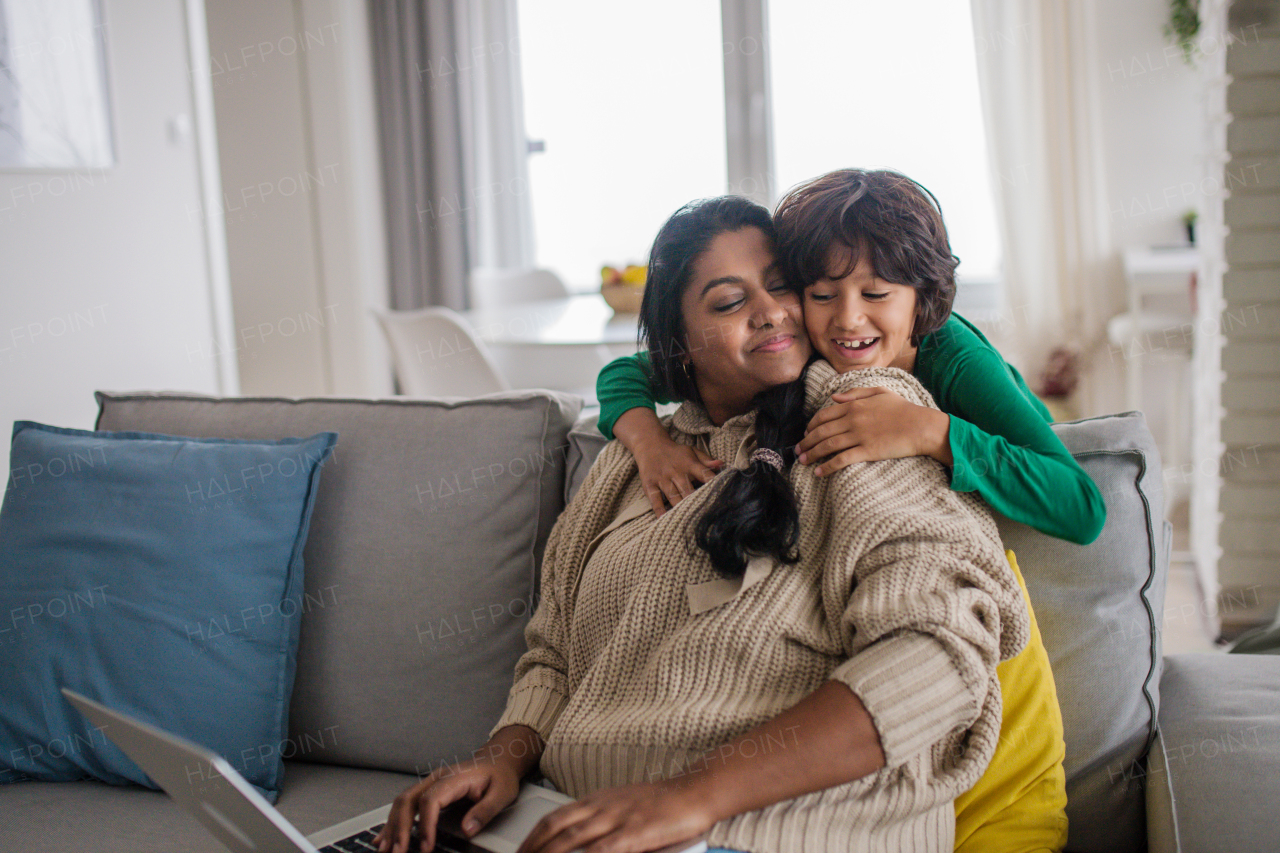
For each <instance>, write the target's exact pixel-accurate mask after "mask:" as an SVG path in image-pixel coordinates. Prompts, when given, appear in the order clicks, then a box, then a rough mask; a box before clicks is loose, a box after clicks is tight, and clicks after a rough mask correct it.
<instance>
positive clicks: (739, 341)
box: [681, 227, 809, 423]
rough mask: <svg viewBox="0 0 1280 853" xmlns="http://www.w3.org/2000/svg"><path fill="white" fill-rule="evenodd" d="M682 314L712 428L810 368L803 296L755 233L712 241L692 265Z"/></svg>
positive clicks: (748, 230) (690, 359)
mask: <svg viewBox="0 0 1280 853" xmlns="http://www.w3.org/2000/svg"><path fill="white" fill-rule="evenodd" d="M681 308H682V312H683V316H684V326H685V330H686V333H687V334H688V353H687V356H686V359H685V361H686V363H688V364H689V365H690V369H691V371H692V373H693V378H694V381H695V382H696V383H697V385H698V393H699V395H701V397H702V402H703V405H705V406H706V409H707V414H708V415H709V416H710V417H711V420H712V421H713V422H714V423H723V422H724V421H725V420H726V419H728V418H731V417H733V416H734V415H739V414H742V413H744V412H747V411H750V409H751V401H752V399H753V398H754V397H755V396H756V395H757V394H759V393H760V392H761V391H764V390H766V389H769V388H772V387H773V386H775V385H782V384H784V383H786V382H791V381H793V380H795V379H797V378H799V376H800V374H801V373H802V372H803V371H804V366H805V364H806V363H808V360H809V340H808V338H806V337H805V333H804V325H803V323H802V321H801V318H800V297H799V296H798V295H797V294H796V293H795V292H794V291H793V290H791V289H790V288H789V287H788V286H787V283H786V281H785V280H784V279H783V277H782V274H781V273H780V272H779V271H778V269H777V262H776V260H775V259H774V257H773V251H772V250H771V249H770V248H769V242H768V239H767V238H766V237H765V235H764V232H762V231H761V230H760V229H758V228H750V227H748V228H743V229H741V230H738V231H727V232H725V233H723V234H720V235H718V236H717V237H716V238H715V239H714V240H712V241H711V245H710V246H709V247H708V248H707V250H706V251H705V252H703V253H702V254H701V255H700V256H699V257H698V259H697V260H696V261H694V263H693V275H692V278H691V280H690V282H689V284H688V286H686V287H685V290H684V294H683V296H682V298H681Z"/></svg>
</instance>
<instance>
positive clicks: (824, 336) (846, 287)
mask: <svg viewBox="0 0 1280 853" xmlns="http://www.w3.org/2000/svg"><path fill="white" fill-rule="evenodd" d="M849 254H850V252H849V249H848V248H847V247H844V246H840V245H836V246H834V247H832V250H831V253H830V255H829V256H828V257H827V269H828V270H844V269H846V268H847V267H848V265H849ZM915 319H916V291H915V288H914V287H911V286H910V285H906V284H893V283H891V282H888V281H885V280H884V279H882V278H879V277H877V276H876V274H875V272H874V270H873V269H872V266H871V252H870V251H866V250H864V251H862V252H860V253H859V257H858V265H857V266H855V267H854V268H853V271H852V272H850V273H849V274H848V275H847V276H845V277H844V278H821V279H818V280H817V281H815V282H814V283H813V284H811V285H809V286H808V287H806V288H805V290H804V325H805V328H806V329H807V330H808V332H809V339H810V341H812V342H813V346H814V348H815V349H817V350H818V353H819V354H820V355H821V356H822V357H823V358H825V359H826V360H827V361H829V362H830V363H831V366H832V367H834V368H835V369H836V370H838V371H840V372H841V373H845V372H847V371H850V370H857V369H859V368H865V367H900V368H902V369H903V370H906V371H908V372H910V370H911V369H912V368H913V367H914V366H915V359H916V348H915V347H913V346H912V345H911V329H912V327H913V326H914V324H915Z"/></svg>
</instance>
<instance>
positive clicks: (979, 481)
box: [938, 349, 1107, 545]
mask: <svg viewBox="0 0 1280 853" xmlns="http://www.w3.org/2000/svg"><path fill="white" fill-rule="evenodd" d="M1018 379H1021V377H1018ZM940 390H942V391H943V393H942V394H941V395H940V396H941V399H939V400H938V403H939V405H940V406H942V407H943V408H944V409H945V410H946V411H947V412H949V414H950V418H951V424H950V430H949V433H948V441H949V444H950V447H951V455H952V457H953V463H952V473H951V488H952V489H953V490H955V491H958V492H977V493H978V494H979V495H981V496H982V497H983V498H984V499H985V500H986V501H987V503H988V504H990V505H991V506H992V507H993V508H994V509H996V510H998V511H1000V512H1001V513H1003V514H1004V515H1006V516H1008V517H1009V518H1011V519H1013V520H1014V521H1020V522H1022V523H1023V524H1026V525H1029V526H1030V527H1034V528H1035V529H1036V530H1039V531H1041V532H1042V533H1047V534H1049V535H1050V536H1056V537H1058V538H1059V539H1065V540H1067V541H1068V542H1075V543H1076V544H1079V545H1087V544H1089V543H1090V542H1092V541H1093V540H1094V539H1097V538H1098V534H1099V533H1101V532H1102V525H1103V524H1104V523H1105V522H1106V519H1107V508H1106V504H1105V503H1103V500H1102V494H1101V493H1100V492H1099V491H1098V487H1097V486H1096V485H1095V484H1094V482H1093V480H1091V479H1090V478H1089V475H1088V474H1086V473H1085V472H1084V469H1082V468H1081V467H1080V466H1079V465H1078V464H1076V461H1075V459H1073V458H1072V456H1071V454H1070V453H1069V452H1068V451H1067V448H1066V447H1064V446H1063V444H1062V442H1061V441H1060V440H1059V439H1058V437H1057V436H1056V435H1054V433H1053V430H1052V429H1050V427H1049V423H1048V419H1047V418H1046V415H1047V410H1045V409H1044V406H1043V405H1042V404H1040V405H1038V406H1037V405H1036V403H1033V402H1032V400H1031V398H1030V392H1029V391H1028V390H1027V388H1026V384H1025V383H1021V387H1019V382H1017V381H1015V379H1014V376H1013V375H1011V373H1010V369H1009V368H1008V366H1007V365H1006V364H1005V363H1004V359H1003V358H1002V357H1001V356H1000V354H999V353H998V352H996V351H995V350H994V349H981V350H973V351H970V352H967V353H965V354H964V356H963V357H961V358H957V359H956V360H955V362H954V363H953V370H952V372H951V381H950V382H949V383H948V385H947V387H946V388H945V389H940ZM1037 403H1038V401H1037Z"/></svg>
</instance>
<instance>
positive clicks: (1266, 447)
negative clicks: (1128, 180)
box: [1218, 2, 1280, 628]
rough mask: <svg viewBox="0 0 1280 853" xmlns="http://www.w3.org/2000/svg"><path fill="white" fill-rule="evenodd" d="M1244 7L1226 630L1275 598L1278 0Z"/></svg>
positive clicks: (1233, 221)
mask: <svg viewBox="0 0 1280 853" xmlns="http://www.w3.org/2000/svg"><path fill="white" fill-rule="evenodd" d="M1249 5H1251V6H1253V8H1254V10H1255V11H1256V12H1260V14H1259V15H1258V16H1257V17H1254V18H1252V19H1250V20H1248V21H1233V24H1232V30H1233V31H1235V32H1237V33H1239V32H1243V33H1244V34H1245V38H1244V39H1242V40H1241V41H1239V42H1237V43H1236V44H1234V45H1232V46H1231V48H1230V50H1229V51H1228V52H1227V56H1226V64H1227V73H1228V74H1230V75H1231V78H1232V81H1231V83H1230V85H1229V87H1228V89H1227V108H1228V110H1229V111H1230V112H1231V115H1232V117H1233V119H1232V122H1231V125H1230V127H1229V128H1228V131H1227V146H1228V149H1229V151H1230V153H1231V160H1230V162H1229V163H1228V164H1227V166H1226V168H1227V171H1228V173H1229V174H1231V175H1234V176H1236V178H1237V180H1234V181H1232V182H1230V194H1229V196H1228V197H1227V198H1226V200H1225V203H1224V216H1225V224H1226V226H1227V228H1228V229H1229V231H1228V234H1227V238H1226V261H1227V265H1228V270H1227V273H1226V275H1225V276H1224V278H1223V296H1224V297H1225V299H1226V313H1225V315H1224V317H1223V323H1222V328H1223V333H1224V335H1225V339H1226V346H1225V347H1224V349H1223V351H1222V366H1223V371H1224V374H1225V380H1224V382H1223V386H1222V403H1223V407H1224V408H1225V410H1226V415H1225V417H1224V419H1223V422H1222V440H1223V442H1224V443H1225V445H1226V453H1225V456H1224V458H1223V461H1222V468H1221V471H1222V477H1223V486H1222V494H1221V499H1220V509H1221V512H1222V524H1221V527H1220V529H1219V542H1220V544H1221V546H1222V558H1221V560H1220V562H1219V565H1218V578H1219V581H1220V583H1221V586H1222V601H1223V605H1224V606H1223V608H1222V620H1223V624H1224V627H1225V628H1231V627H1232V626H1233V625H1239V624H1240V623H1242V622H1247V621H1249V620H1250V619H1255V618H1259V617H1264V616H1266V615H1267V612H1266V611H1267V610H1268V609H1274V607H1275V606H1276V603H1277V602H1278V601H1280V2H1270V3H1256V2H1255V3H1253V4H1249ZM1268 7H1269V8H1268ZM1242 25H1245V26H1250V27H1251V28H1249V29H1247V30H1243V31H1241V30H1240V26H1242ZM1232 602H1234V605H1232ZM1240 602H1245V606H1243V607H1242V606H1240ZM1255 605H1256V606H1255Z"/></svg>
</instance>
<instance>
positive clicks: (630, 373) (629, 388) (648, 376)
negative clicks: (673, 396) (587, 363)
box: [596, 352, 671, 447]
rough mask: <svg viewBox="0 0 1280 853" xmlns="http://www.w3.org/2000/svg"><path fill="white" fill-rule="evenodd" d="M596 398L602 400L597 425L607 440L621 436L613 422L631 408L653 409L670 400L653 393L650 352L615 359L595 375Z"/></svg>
mask: <svg viewBox="0 0 1280 853" xmlns="http://www.w3.org/2000/svg"><path fill="white" fill-rule="evenodd" d="M596 397H597V398H598V399H599V400H600V419H599V421H598V422H597V426H598V428H599V429H600V432H601V434H603V435H604V437H605V438H608V439H613V438H622V436H619V435H616V434H615V433H614V425H615V424H617V422H618V419H619V418H620V417H622V416H623V415H624V414H626V413H627V412H629V411H630V410H631V409H635V408H642V409H648V410H649V411H650V412H652V411H654V408H655V406H656V404H657V403H669V402H671V401H670V400H665V399H663V400H659V399H658V395H657V394H655V393H654V390H653V371H652V370H651V369H650V367H649V354H648V353H645V352H641V353H636V354H635V355H628V356H623V357H622V358H615V359H614V360H613V361H611V362H609V363H608V364H606V365H605V366H604V368H603V369H601V371H600V375H599V376H597V377H596ZM623 443H624V444H626V442H625V441H624V442H623ZM627 446H628V447H630V445H627Z"/></svg>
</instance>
